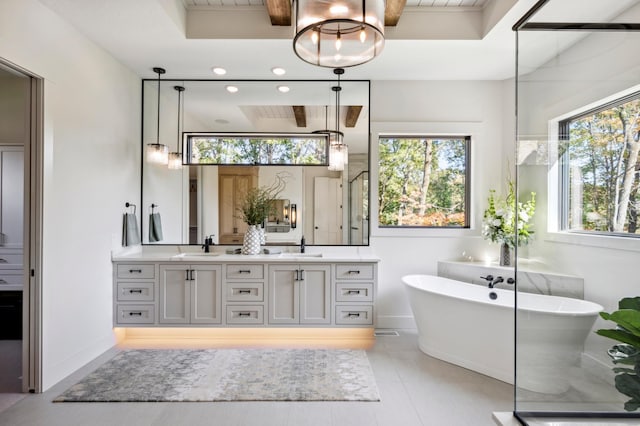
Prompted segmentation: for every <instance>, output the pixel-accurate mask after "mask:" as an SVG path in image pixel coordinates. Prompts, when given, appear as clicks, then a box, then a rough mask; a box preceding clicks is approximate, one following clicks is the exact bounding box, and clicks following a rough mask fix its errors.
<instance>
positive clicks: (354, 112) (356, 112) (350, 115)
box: [344, 105, 362, 127]
mask: <svg viewBox="0 0 640 426" xmlns="http://www.w3.org/2000/svg"><path fill="white" fill-rule="evenodd" d="M360 111H362V105H350V106H349V107H348V108H347V118H346V119H345V123H344V125H345V126H346V127H355V126H356V123H357V122H358V117H359V116H360Z"/></svg>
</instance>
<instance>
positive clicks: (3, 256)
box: [0, 253, 22, 266]
mask: <svg viewBox="0 0 640 426" xmlns="http://www.w3.org/2000/svg"><path fill="white" fill-rule="evenodd" d="M8 265H22V254H21V253H0V266H8Z"/></svg>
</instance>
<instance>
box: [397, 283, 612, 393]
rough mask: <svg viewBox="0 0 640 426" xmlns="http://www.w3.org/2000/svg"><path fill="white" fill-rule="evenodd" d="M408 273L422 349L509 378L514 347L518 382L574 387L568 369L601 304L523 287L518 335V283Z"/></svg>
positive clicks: (538, 388) (534, 387) (530, 386)
mask: <svg viewBox="0 0 640 426" xmlns="http://www.w3.org/2000/svg"><path fill="white" fill-rule="evenodd" d="M402 281H403V283H404V284H405V288H406V289H407V292H408V296H409V302H410V304H411V309H412V311H413V315H414V318H415V321H416V325H417V327H418V346H419V347H420V350H421V351H422V352H424V353H426V354H428V355H431V356H433V357H435V358H439V359H442V360H444V361H447V362H450V363H453V364H456V365H459V366H462V367H465V368H468V369H470V370H474V371H477V372H479V373H482V374H486V375H487V376H491V377H494V378H496V379H499V380H502V381H504V382H507V383H514V364H515V363H514V352H515V354H516V356H517V359H518V375H517V377H516V385H517V386H518V387H519V388H524V389H527V390H531V391H534V392H541V393H551V394H558V393H562V392H565V391H567V390H568V389H569V386H570V384H569V370H570V368H571V367H574V366H576V365H577V363H578V361H579V358H580V355H581V354H582V351H583V344H584V340H585V339H586V337H587V335H588V334H589V332H590V331H591V327H592V326H593V323H594V321H595V319H596V317H597V316H598V312H600V311H601V310H602V309H603V308H602V306H600V305H598V304H597V303H593V302H588V301H585V300H579V299H571V298H567V297H559V296H544V295H538V294H529V293H522V292H518V294H517V297H518V314H517V323H518V327H517V331H518V332H517V337H516V336H515V332H514V323H515V321H514V301H515V297H516V294H515V292H514V291H512V290H504V289H498V288H493V289H489V288H487V287H484V286H480V285H476V284H468V283H464V282H460V281H455V280H452V279H449V278H444V277H438V276H433V275H407V276H404V277H402ZM491 293H493V294H491ZM494 297H495V298H494ZM514 338H516V339H517V345H516V346H515V348H516V350H515V351H514Z"/></svg>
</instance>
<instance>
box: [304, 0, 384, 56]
mask: <svg viewBox="0 0 640 426" xmlns="http://www.w3.org/2000/svg"><path fill="white" fill-rule="evenodd" d="M384 11H385V1H384V0H341V1H340V2H339V3H338V2H335V1H327V0H295V14H296V22H295V37H294V39H293V50H294V51H295V53H296V55H298V57H299V58H300V59H302V60H303V61H305V62H308V63H310V64H312V65H318V66H321V67H330V68H335V67H352V66H355V65H360V64H363V63H365V62H368V61H370V60H372V59H373V58H375V57H376V56H377V55H378V54H380V52H382V49H383V47H384Z"/></svg>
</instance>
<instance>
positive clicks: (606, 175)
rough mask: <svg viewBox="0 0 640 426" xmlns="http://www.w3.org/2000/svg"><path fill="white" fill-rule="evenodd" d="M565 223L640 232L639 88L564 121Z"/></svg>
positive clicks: (582, 227)
mask: <svg viewBox="0 0 640 426" xmlns="http://www.w3.org/2000/svg"><path fill="white" fill-rule="evenodd" d="M560 141H561V148H562V149H561V151H560V153H561V164H562V179H561V188H560V189H561V191H560V192H561V194H562V200H563V202H562V203H560V204H561V205H563V206H566V207H564V209H562V211H561V212H560V214H561V220H562V224H563V228H564V229H565V230H569V231H580V232H593V233H607V234H612V235H625V236H631V235H633V236H637V235H638V233H639V230H638V227H639V226H640V224H639V223H638V214H639V213H640V194H639V192H638V189H639V187H640V181H639V179H638V176H639V173H640V161H639V155H638V154H639V152H640V93H635V94H633V95H631V96H627V97H625V98H623V99H620V100H617V101H615V102H611V103H608V104H606V105H603V106H601V107H600V108H598V109H594V110H591V111H589V112H587V113H584V114H581V115H580V116H575V117H572V118H569V119H567V120H564V121H562V122H560Z"/></svg>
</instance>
